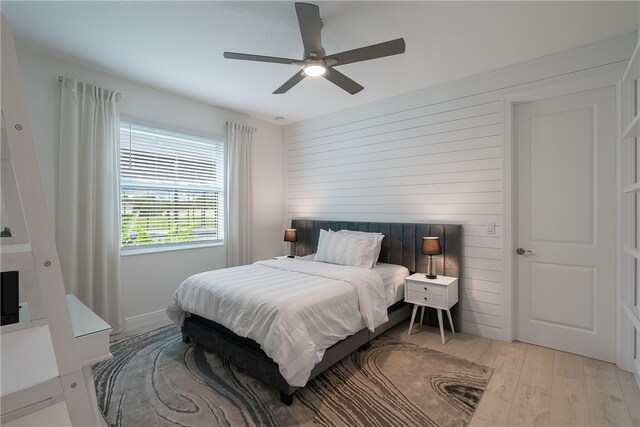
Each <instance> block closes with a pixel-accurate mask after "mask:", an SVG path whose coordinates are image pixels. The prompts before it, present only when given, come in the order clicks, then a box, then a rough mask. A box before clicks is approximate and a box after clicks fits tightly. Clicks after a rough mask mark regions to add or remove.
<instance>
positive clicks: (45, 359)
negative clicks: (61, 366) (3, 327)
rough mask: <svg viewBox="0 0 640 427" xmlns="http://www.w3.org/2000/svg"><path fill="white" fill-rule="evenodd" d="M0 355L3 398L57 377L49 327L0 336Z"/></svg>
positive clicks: (44, 326) (39, 327)
mask: <svg viewBox="0 0 640 427" xmlns="http://www.w3.org/2000/svg"><path fill="white" fill-rule="evenodd" d="M0 353H1V354H2V357H1V360H2V378H1V380H0V381H1V387H0V389H2V396H6V395H8V394H11V393H15V392H18V391H20V390H25V389H28V388H30V387H33V386H36V385H38V384H41V383H44V382H46V381H48V380H51V379H53V378H56V377H57V376H58V365H57V363H56V356H55V353H54V351H53V343H52V342H51V334H50V333H49V326H48V325H42V326H36V327H32V328H28V329H23V330H20V331H16V332H11V333H6V334H4V333H3V334H2V349H1V351H0ZM25 368H26V369H25Z"/></svg>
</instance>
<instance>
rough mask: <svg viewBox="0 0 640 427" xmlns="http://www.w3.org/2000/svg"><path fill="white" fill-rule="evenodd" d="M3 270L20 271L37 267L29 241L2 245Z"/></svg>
mask: <svg viewBox="0 0 640 427" xmlns="http://www.w3.org/2000/svg"><path fill="white" fill-rule="evenodd" d="M0 257H1V262H2V271H20V270H30V269H33V268H35V261H34V260H33V252H32V251H31V245H30V244H29V243H14V244H10V245H2V246H0Z"/></svg>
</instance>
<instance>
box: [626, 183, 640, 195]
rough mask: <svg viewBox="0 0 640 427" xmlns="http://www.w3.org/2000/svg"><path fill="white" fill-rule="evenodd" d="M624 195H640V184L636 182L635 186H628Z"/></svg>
mask: <svg viewBox="0 0 640 427" xmlns="http://www.w3.org/2000/svg"><path fill="white" fill-rule="evenodd" d="M622 193H623V194H628V193H640V182H636V183H635V184H631V185H627V186H626V187H624V188H623V189H622Z"/></svg>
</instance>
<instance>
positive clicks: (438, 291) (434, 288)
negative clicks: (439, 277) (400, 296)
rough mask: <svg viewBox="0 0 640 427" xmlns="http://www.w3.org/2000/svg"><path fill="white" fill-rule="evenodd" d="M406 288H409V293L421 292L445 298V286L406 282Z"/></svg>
mask: <svg viewBox="0 0 640 427" xmlns="http://www.w3.org/2000/svg"><path fill="white" fill-rule="evenodd" d="M407 286H408V287H409V291H413V292H422V293H425V294H431V295H440V296H443V297H446V296H447V288H446V286H440V285H432V284H431V283H420V282H413V281H410V282H408V284H407Z"/></svg>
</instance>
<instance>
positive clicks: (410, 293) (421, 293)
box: [404, 273, 458, 344]
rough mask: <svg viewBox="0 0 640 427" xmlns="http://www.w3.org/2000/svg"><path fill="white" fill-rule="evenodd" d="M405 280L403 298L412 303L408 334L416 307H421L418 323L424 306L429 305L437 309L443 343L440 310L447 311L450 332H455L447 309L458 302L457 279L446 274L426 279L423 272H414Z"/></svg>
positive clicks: (422, 316)
mask: <svg viewBox="0 0 640 427" xmlns="http://www.w3.org/2000/svg"><path fill="white" fill-rule="evenodd" d="M406 280H407V286H405V287H404V300H405V301H406V302H408V303H410V304H414V306H413V312H412V313H411V323H410V324H409V333H408V335H411V328H413V322H414V321H415V319H416V312H417V311H418V307H419V306H420V307H422V313H421V315H420V323H422V319H423V318H424V308H425V307H431V308H435V309H436V310H437V311H438V323H439V324H440V336H441V337H442V344H444V329H443V327H442V310H446V311H447V317H448V318H449V325H450V326H451V332H453V333H454V334H455V330H454V329H453V321H452V320H451V312H450V311H449V309H450V308H451V307H453V306H454V305H455V304H456V303H457V302H458V279H457V278H456V277H447V276H438V278H437V279H427V277H426V276H425V274H424V273H415V274H412V275H411V276H409V277H407V279H406Z"/></svg>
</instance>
